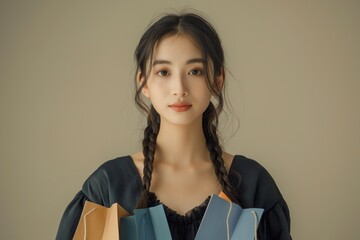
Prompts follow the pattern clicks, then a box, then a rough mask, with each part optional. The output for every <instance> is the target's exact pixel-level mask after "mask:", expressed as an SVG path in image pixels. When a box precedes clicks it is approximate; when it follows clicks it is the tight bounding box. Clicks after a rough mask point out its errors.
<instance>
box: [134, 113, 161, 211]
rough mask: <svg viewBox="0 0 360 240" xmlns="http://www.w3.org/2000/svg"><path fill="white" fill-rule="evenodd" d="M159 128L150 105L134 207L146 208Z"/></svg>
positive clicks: (155, 115)
mask: <svg viewBox="0 0 360 240" xmlns="http://www.w3.org/2000/svg"><path fill="white" fill-rule="evenodd" d="M159 129H160V116H159V114H158V113H157V112H156V110H155V109H154V108H153V107H152V106H151V109H150V112H149V115H148V119H147V127H146V128H145V130H144V140H143V142H142V145H143V154H144V169H143V179H142V180H143V189H142V194H141V197H140V200H139V202H138V204H137V206H136V208H146V207H147V205H148V194H149V191H150V185H151V176H152V172H153V163H154V156H155V150H156V138H157V135H158V133H159Z"/></svg>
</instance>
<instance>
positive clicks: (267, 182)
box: [229, 155, 283, 209]
mask: <svg viewBox="0 0 360 240" xmlns="http://www.w3.org/2000/svg"><path fill="white" fill-rule="evenodd" d="M229 175H230V177H231V178H232V182H233V183H234V184H235V187H236V188H237V189H238V191H239V194H241V195H242V198H243V199H244V200H245V201H246V205H249V206H251V207H261V208H264V209H269V208H271V207H273V205H274V204H276V203H277V202H279V201H282V200H283V197H282V195H281V193H280V190H279V188H278V187H277V185H276V183H275V181H274V179H273V177H272V176H271V175H270V173H269V172H268V171H267V170H266V169H265V168H264V167H263V166H262V165H261V164H260V163H259V162H257V161H255V160H253V159H250V158H247V157H245V156H242V155H235V157H234V159H233V161H232V163H231V168H230V172H229Z"/></svg>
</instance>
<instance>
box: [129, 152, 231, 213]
mask: <svg viewBox="0 0 360 240" xmlns="http://www.w3.org/2000/svg"><path fill="white" fill-rule="evenodd" d="M223 158H224V161H225V165H226V167H227V168H228V167H229V166H230V163H231V159H232V156H231V155H228V154H224V156H223ZM133 159H134V162H135V165H136V166H137V167H138V170H140V169H142V168H143V164H142V159H141V154H139V155H133ZM141 171H142V170H140V171H139V173H140V175H141V176H142V172H141ZM221 190H222V188H221V185H220V183H219V181H218V179H217V177H216V175H215V172H214V169H213V166H212V163H211V162H209V161H207V162H206V161H204V162H199V163H198V164H194V165H191V166H183V167H174V166H173V165H171V164H166V163H161V162H160V163H157V164H156V165H154V172H153V174H152V181H151V187H150V191H151V192H154V193H155V194H156V196H157V198H158V199H159V201H160V202H161V203H163V204H164V205H166V206H167V207H169V208H170V209H172V210H174V211H176V212H177V213H178V214H180V215H185V214H186V213H187V212H188V211H190V210H192V209H193V208H194V207H196V206H199V205H200V204H201V203H203V202H204V200H205V199H206V198H207V197H208V196H210V195H211V194H218V193H219V192H220V191H221Z"/></svg>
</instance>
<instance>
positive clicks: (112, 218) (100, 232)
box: [73, 201, 130, 240]
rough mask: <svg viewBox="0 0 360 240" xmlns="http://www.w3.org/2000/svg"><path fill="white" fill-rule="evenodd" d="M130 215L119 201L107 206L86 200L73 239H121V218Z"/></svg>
mask: <svg viewBox="0 0 360 240" xmlns="http://www.w3.org/2000/svg"><path fill="white" fill-rule="evenodd" d="M129 215H130V214H129V213H128V212H127V211H126V210H125V209H124V208H122V207H121V206H120V205H119V204H117V203H114V204H113V205H112V206H111V207H110V208H107V207H104V206H101V205H99V204H96V203H93V202H90V201H86V202H85V205H84V208H83V211H82V213H81V217H80V221H79V223H78V226H77V229H76V231H75V235H74V238H73V240H119V239H120V233H119V229H120V218H121V217H125V216H129Z"/></svg>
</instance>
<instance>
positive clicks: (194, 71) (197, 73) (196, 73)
mask: <svg viewBox="0 0 360 240" xmlns="http://www.w3.org/2000/svg"><path fill="white" fill-rule="evenodd" d="M189 74H190V75H195V76H196V75H201V74H202V71H201V70H199V69H194V70H191V71H190V72H189Z"/></svg>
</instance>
